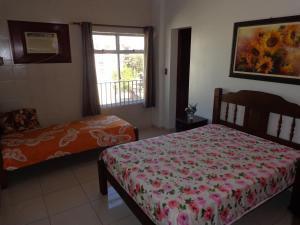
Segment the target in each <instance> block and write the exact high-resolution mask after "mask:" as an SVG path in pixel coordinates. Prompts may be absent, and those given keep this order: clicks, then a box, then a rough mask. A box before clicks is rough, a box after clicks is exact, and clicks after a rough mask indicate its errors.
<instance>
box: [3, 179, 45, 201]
mask: <svg viewBox="0 0 300 225" xmlns="http://www.w3.org/2000/svg"><path fill="white" fill-rule="evenodd" d="M41 195H42V190H41V187H40V183H39V179H38V178H32V179H28V180H26V181H20V182H18V183H14V184H10V186H9V187H8V188H6V189H5V190H2V193H1V205H14V204H18V203H20V202H22V201H26V200H30V199H33V198H37V197H40V196H41Z"/></svg>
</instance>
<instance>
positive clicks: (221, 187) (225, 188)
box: [218, 185, 230, 193]
mask: <svg viewBox="0 0 300 225" xmlns="http://www.w3.org/2000/svg"><path fill="white" fill-rule="evenodd" d="M218 189H219V190H220V191H221V192H225V193H228V192H230V189H229V188H228V187H226V186H225V185H224V186H220V187H219V188H218Z"/></svg>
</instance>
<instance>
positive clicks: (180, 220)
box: [177, 212, 189, 225]
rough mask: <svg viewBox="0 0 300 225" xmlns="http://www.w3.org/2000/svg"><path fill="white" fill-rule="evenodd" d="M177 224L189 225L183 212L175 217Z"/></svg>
mask: <svg viewBox="0 0 300 225" xmlns="http://www.w3.org/2000/svg"><path fill="white" fill-rule="evenodd" d="M177 223H178V224H179V225H189V217H188V215H187V214H186V213H184V212H181V213H179V215H178V216H177Z"/></svg>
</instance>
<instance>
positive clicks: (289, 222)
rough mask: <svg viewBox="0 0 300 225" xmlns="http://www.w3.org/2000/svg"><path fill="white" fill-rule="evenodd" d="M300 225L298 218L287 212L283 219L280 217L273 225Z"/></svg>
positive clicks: (299, 218)
mask: <svg viewBox="0 0 300 225" xmlns="http://www.w3.org/2000/svg"><path fill="white" fill-rule="evenodd" d="M299 224H300V216H299V217H296V216H295V215H293V214H292V213H290V212H287V213H286V215H285V216H284V217H282V218H281V219H280V220H279V221H278V222H277V223H275V224H274V225H299Z"/></svg>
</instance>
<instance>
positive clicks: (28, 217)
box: [0, 197, 48, 225]
mask: <svg viewBox="0 0 300 225" xmlns="http://www.w3.org/2000/svg"><path fill="white" fill-rule="evenodd" d="M0 214H1V221H3V224H5V225H25V224H30V223H32V222H34V221H38V220H41V219H45V218H47V216H48V215H47V210H46V207H45V204H44V201H43V199H42V198H41V197H39V198H35V199H31V200H28V201H24V202H21V203H19V204H15V205H10V206H5V207H3V208H1V212H0Z"/></svg>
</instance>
